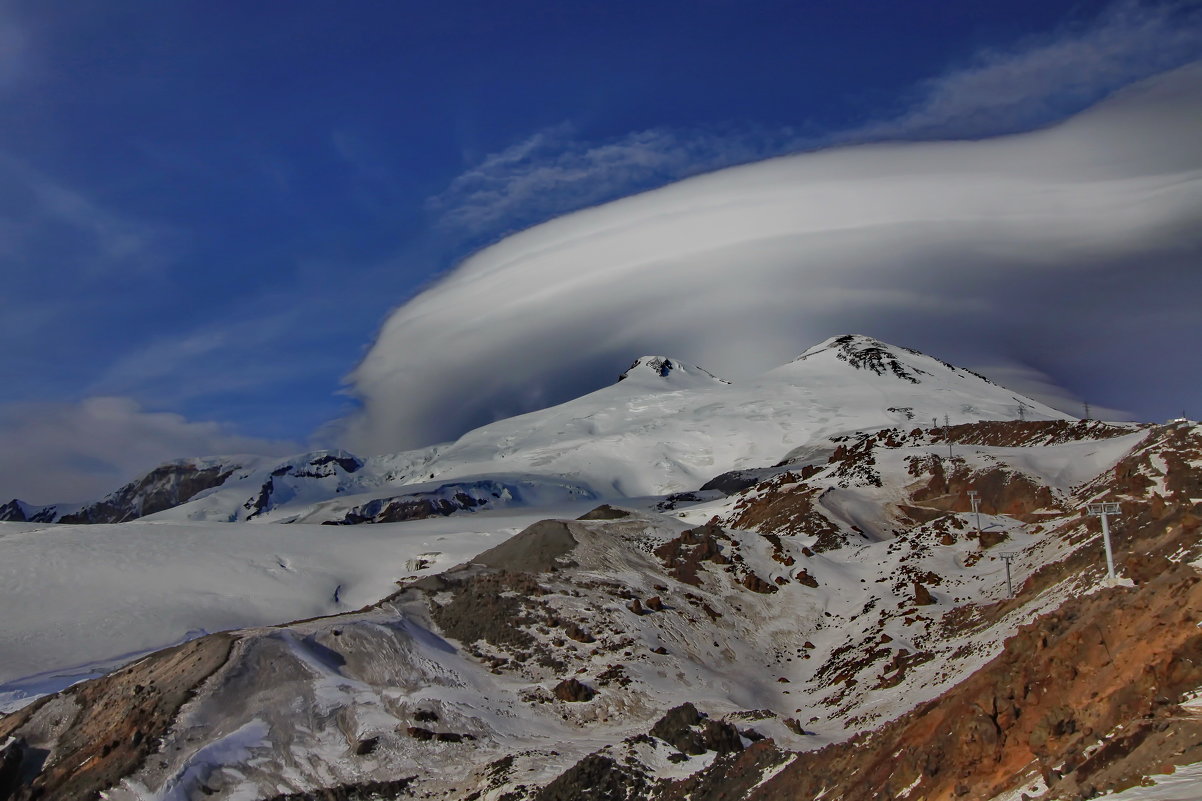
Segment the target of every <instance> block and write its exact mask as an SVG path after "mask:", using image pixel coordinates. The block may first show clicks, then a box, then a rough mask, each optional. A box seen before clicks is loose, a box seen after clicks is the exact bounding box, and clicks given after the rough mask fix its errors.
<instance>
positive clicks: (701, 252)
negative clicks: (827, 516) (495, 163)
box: [344, 64, 1202, 453]
mask: <svg viewBox="0 0 1202 801" xmlns="http://www.w3.org/2000/svg"><path fill="white" fill-rule="evenodd" d="M1200 231H1202V64H1194V65H1191V66H1189V67H1186V68H1183V69H1180V70H1176V71H1174V72H1171V73H1167V74H1165V75H1162V76H1159V77H1157V78H1154V79H1152V80H1150V81H1147V82H1145V83H1142V84H1139V85H1136V86H1133V87H1130V88H1128V89H1126V90H1124V91H1123V92H1121V93H1119V94H1118V95H1116V96H1114V97H1112V98H1111V99H1109V100H1107V101H1105V102H1104V103H1102V104H1100V105H1098V106H1097V107H1095V108H1093V109H1090V110H1088V111H1086V112H1084V113H1082V114H1080V115H1078V116H1076V117H1074V118H1072V119H1070V120H1068V121H1067V122H1065V123H1062V124H1060V125H1057V126H1055V127H1053V128H1049V129H1046V130H1043V131H1038V132H1035V133H1029V134H1021V135H1014V136H1007V137H1000V138H995V139H988V140H979V141H960V142H933V143H932V142H927V143H907V144H875V145H861V146H855V147H846V148H838V149H831V150H826V151H820V152H815V153H807V154H802V155H796V156H788V157H782V158H776V159H771V160H768V161H764V162H760V163H756V164H751V165H747V166H742V167H735V168H731V169H726V170H722V171H719V172H715V173H711V174H708V175H704V176H700V177H696V178H691V179H689V180H685V181H682V182H680V183H677V184H673V185H671V186H668V187H665V188H663V189H659V190H656V191H652V192H647V193H645V194H641V195H637V196H634V197H629V198H625V199H622V200H618V201H615V202H612V203H608V204H606V205H603V206H599V207H596V208H592V209H588V210H585V211H581V212H577V213H574V214H571V215H568V216H565V217H561V218H559V219H556V220H553V221H551V222H548V223H545V224H543V225H539V226H537V227H535V228H531V229H529V230H527V231H524V232H522V233H519V234H516V235H514V236H511V237H509V238H507V239H505V240H503V241H501V242H499V243H498V244H496V245H494V246H492V247H489V248H487V249H485V250H483V251H481V252H479V253H477V254H476V255H474V256H472V257H471V258H470V259H468V260H467V261H465V262H464V263H463V264H461V265H460V266H459V267H458V268H457V269H455V270H454V271H453V272H451V273H450V274H449V275H448V276H447V277H446V278H445V279H444V280H442V281H441V282H440V283H438V284H436V285H435V286H433V287H431V288H430V289H428V290H426V291H425V292H423V293H421V294H420V295H418V296H417V297H415V298H414V299H413V300H411V301H410V302H408V303H406V304H405V305H403V306H401V307H400V308H399V309H397V310H396V311H395V312H394V313H393V315H392V316H391V318H390V319H389V320H388V321H387V323H386V324H385V325H384V327H383V329H382V330H381V332H380V334H379V337H378V339H377V340H376V342H375V344H374V345H373V347H372V348H371V349H370V351H369V352H368V354H367V356H366V357H365V358H364V359H363V361H362V363H361V364H359V366H358V367H357V368H356V369H355V370H354V371H353V372H352V373H351V375H350V376H349V383H350V386H351V390H352V391H353V393H354V394H355V395H356V396H357V397H358V398H359V399H360V400H361V402H362V409H361V411H360V412H359V413H358V414H356V415H355V416H354V417H352V418H351V419H349V420H347V421H345V432H344V436H345V441H346V444H347V445H348V446H349V447H351V448H353V449H357V450H359V451H362V452H365V453H371V452H382V451H389V450H398V449H401V448H405V447H412V446H418V445H423V444H428V443H430V442H435V441H440V440H445V439H448V438H452V437H454V436H456V435H458V434H459V433H462V432H463V431H464V430H466V429H467V428H470V427H472V426H475V425H478V424H481V423H484V422H487V421H489V420H491V419H495V418H497V417H501V416H508V415H511V414H514V413H518V412H522V411H528V410H531V409H534V408H538V407H541V406H545V405H548V404H550V403H554V402H558V401H561V400H564V399H566V398H568V397H571V396H574V395H576V394H579V393H581V392H583V391H588V390H590V389H593V388H596V387H598V386H600V385H602V384H604V383H607V382H608V381H609V380H612V378H613V377H614V376H616V374H617V373H618V372H620V371H621V370H622V369H623V368H624V367H625V366H626V364H628V363H629V362H630V361H631V360H632V359H634V358H635V357H637V356H640V355H642V354H644V353H664V354H667V355H672V356H677V357H680V358H684V359H686V360H688V361H691V362H693V363H696V364H700V365H702V366H704V367H706V368H707V369H709V370H711V371H712V372H715V373H717V374H719V375H723V376H725V377H728V378H734V379H736V380H737V379H738V378H740V377H742V376H748V375H751V374H755V373H758V372H760V371H763V370H765V369H769V368H771V367H773V366H776V365H778V364H780V363H782V362H784V361H787V360H788V359H790V358H792V357H793V356H795V355H796V354H797V353H798V352H800V351H802V350H804V349H805V348H806V347H807V346H809V345H811V344H814V343H815V342H817V341H819V340H822V339H824V338H826V337H828V336H830V335H832V334H837V333H842V332H845V331H862V332H864V333H869V334H873V335H875V336H878V337H880V338H883V339H886V340H890V341H893V342H897V343H899V344H906V345H912V346H916V347H919V348H922V349H924V350H928V351H929V352H932V353H934V354H935V355H940V356H943V357H945V358H952V359H956V360H959V361H962V362H965V363H968V364H1008V365H1014V366H1016V367H1024V368H1031V369H1037V370H1039V371H1041V372H1042V373H1043V374H1046V375H1050V376H1052V377H1053V378H1056V379H1058V380H1061V381H1070V382H1073V381H1076V382H1085V383H1088V382H1089V380H1091V379H1089V376H1091V375H1095V371H1093V370H1092V369H1091V366H1090V365H1089V364H1088V363H1086V362H1088V358H1087V359H1085V361H1084V362H1083V361H1082V358H1081V357H1080V354H1081V353H1082V352H1089V353H1095V352H1096V353H1099V354H1102V353H1106V354H1108V356H1107V358H1109V359H1110V360H1112V367H1111V369H1110V373H1111V374H1112V375H1113V374H1114V373H1115V368H1114V366H1113V360H1114V359H1115V358H1116V354H1117V355H1118V356H1117V358H1119V359H1120V360H1121V358H1122V354H1124V353H1131V354H1137V353H1140V352H1144V353H1146V352H1148V351H1149V350H1153V351H1155V350H1156V348H1160V349H1161V350H1165V349H1166V348H1167V346H1166V345H1165V343H1164V342H1161V341H1160V340H1161V339H1165V338H1172V337H1180V336H1187V335H1188V336H1192V337H1193V338H1194V339H1196V336H1197V334H1198V333H1199V327H1200V324H1199V322H1198V315H1197V314H1196V312H1193V313H1191V312H1190V311H1189V310H1190V309H1191V308H1192V304H1193V303H1194V298H1196V297H1198V296H1199V294H1198V293H1199V291H1200V290H1202V284H1200V279H1199V278H1198V275H1197V274H1198V272H1199V271H1198V270H1197V269H1196V266H1191V265H1196V264H1197V259H1198V256H1199V253H1200V250H1202V237H1200V235H1199V232H1200ZM1170 276H1171V277H1172V281H1173V284H1172V286H1174V287H1175V288H1174V289H1173V291H1170V292H1167V293H1166V292H1160V293H1159V299H1158V302H1159V303H1160V304H1161V306H1160V308H1162V309H1163V310H1164V311H1165V312H1166V314H1165V315H1164V317H1163V318H1162V320H1161V322H1160V323H1158V324H1157V325H1155V326H1148V325H1146V324H1144V325H1142V326H1137V325H1135V324H1134V323H1133V322H1129V321H1130V315H1129V314H1126V313H1123V310H1124V309H1125V308H1126V307H1127V305H1128V304H1130V303H1132V302H1134V301H1137V300H1138V298H1139V297H1140V296H1141V294H1142V293H1145V292H1147V291H1149V290H1148V287H1155V286H1156V285H1157V284H1158V283H1159V282H1165V281H1168V280H1169V277H1170ZM1103 320H1105V321H1107V322H1106V324H1104V325H1099V322H1101V321H1103ZM1125 321H1128V322H1125ZM1087 343H1089V344H1090V345H1091V346H1090V347H1088V348H1087V347H1085V346H1086V344H1087ZM1099 358H1101V357H1099ZM1147 361H1148V360H1147V359H1142V360H1141V359H1139V358H1138V357H1137V356H1136V355H1132V357H1131V364H1130V365H1128V367H1127V368H1126V369H1128V370H1129V371H1134V373H1131V372H1129V373H1128V374H1126V375H1125V376H1124V375H1122V374H1120V376H1119V377H1120V378H1122V379H1123V380H1122V381H1121V382H1120V381H1118V379H1116V385H1115V386H1114V387H1112V388H1111V389H1113V391H1114V392H1115V393H1117V394H1116V395H1115V397H1113V398H1102V399H1101V400H1103V401H1105V402H1108V403H1109V404H1110V405H1116V401H1117V403H1118V404H1122V403H1127V404H1137V403H1138V398H1137V397H1135V396H1131V397H1130V398H1129V397H1127V396H1124V395H1123V389H1122V387H1125V386H1129V385H1132V384H1133V383H1135V382H1132V381H1131V376H1132V375H1135V374H1138V373H1139V371H1140V370H1150V369H1153V367H1154V365H1151V364H1147V363H1146V362H1147ZM1153 361H1155V360H1154V359H1153ZM1020 373H1021V370H1014V371H1012V374H1015V375H1017V374H1020ZM1097 373H1101V371H1100V370H1099V371H1097ZM1120 383H1121V384H1122V386H1119V384H1120ZM1015 388H1016V389H1023V387H1015ZM1092 388H1093V389H1098V387H1096V386H1095V387H1092Z"/></svg>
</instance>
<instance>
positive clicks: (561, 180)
mask: <svg viewBox="0 0 1202 801" xmlns="http://www.w3.org/2000/svg"><path fill="white" fill-rule="evenodd" d="M1200 57H1202V3H1199V2H1193V1H1191V2H1186V3H1166V2H1155V3H1143V2H1138V0H1120V2H1118V3H1115V4H1112V5H1110V6H1107V7H1106V8H1104V9H1103V10H1102V11H1101V12H1100V13H1098V14H1097V15H1096V16H1093V17H1090V18H1086V19H1081V20H1078V21H1076V22H1073V23H1071V24H1066V25H1065V26H1063V27H1062V28H1060V29H1058V30H1055V31H1053V32H1051V33H1048V34H1045V35H1041V36H1038V37H1031V38H1027V39H1024V40H1022V41H1019V42H1017V43H1014V44H1012V45H1010V46H1008V47H997V48H991V49H988V50H984V51H982V52H979V53H977V54H976V55H975V56H974V57H973V58H972V59H970V60H969V61H968V62H967V63H964V64H959V65H954V66H952V67H950V68H949V69H948V70H947V71H946V72H944V73H943V74H941V75H938V76H935V77H933V78H931V79H930V80H929V81H926V82H925V83H923V84H921V85H920V86H918V87H916V88H915V89H914V91H913V92H912V93H911V94H910V96H909V97H906V98H903V99H902V100H901V101H899V106H898V107H897V108H893V109H886V110H883V111H882V112H881V114H880V115H879V117H878V119H876V120H873V121H871V122H869V123H867V124H864V125H860V126H857V127H854V128H852V129H849V130H843V131H832V132H826V133H823V134H820V135H819V134H815V133H813V132H804V133H803V132H801V131H796V130H791V129H782V130H774V131H770V130H763V129H755V128H731V129H728V130H722V131H716V130H714V131H709V130H684V129H668V128H654V129H649V130H644V131H637V132H634V133H630V134H627V135H625V136H621V137H617V138H614V139H610V140H605V141H592V140H588V139H586V138H581V137H580V135H579V132H578V131H577V130H576V128H575V126H573V125H572V124H571V123H568V122H565V123H562V124H560V125H557V126H553V127H550V128H547V129H544V130H541V131H538V132H536V133H534V134H532V135H531V136H529V137H527V138H526V139H524V140H522V141H519V142H517V143H515V144H513V145H511V146H509V147H507V148H504V149H502V150H500V151H498V152H496V153H492V154H490V155H488V156H486V157H485V158H483V159H482V160H480V161H479V162H478V163H476V164H474V165H472V166H471V167H470V168H469V169H467V170H466V171H464V172H463V173H462V174H461V175H459V176H458V177H457V178H455V179H454V180H453V181H452V182H451V184H450V185H449V186H448V187H447V189H446V190H445V191H443V192H441V193H439V194H438V195H436V196H434V197H432V198H430V199H429V200H428V202H427V207H428V209H429V210H430V211H431V212H432V213H433V215H434V216H435V218H436V220H437V221H438V222H439V224H441V225H442V226H443V227H444V228H446V229H448V230H450V231H452V232H454V233H455V234H457V235H458V236H461V237H463V238H464V239H465V240H467V241H468V243H469V244H476V245H478V244H481V243H483V242H486V241H489V240H493V239H495V238H497V237H498V236H499V235H502V234H506V233H511V232H513V231H515V230H520V229H522V228H525V227H528V226H530V225H532V224H535V223H538V222H543V221H545V220H547V219H550V218H552V217H555V216H558V215H560V214H564V213H567V212H571V211H575V210H577V209H582V208H586V207H589V206H593V205H597V204H599V203H603V202H606V201H609V200H614V199H616V198H619V197H623V196H625V195H629V194H633V193H635V192H640V191H643V190H647V189H652V188H655V187H659V186H663V185H666V184H668V183H671V182H673V181H676V180H680V179H682V178H686V177H689V176H693V175H698V174H701V173H706V172H711V171H713V170H717V169H721V168H724V167H729V166H732V165H737V164H745V163H748V162H752V161H757V160H760V159H764V158H768V157H771V156H778V155H783V154H788V153H796V152H801V151H807V150H814V149H818V148H822V147H830V146H835V145H841V144H842V145H845V144H854V143H865V142H873V141H884V140H894V139H911V140H912V139H950V138H975V137H982V136H995V135H1000V134H1006V133H1013V132H1017V131H1022V130H1030V129H1032V128H1036V127H1039V126H1042V125H1046V124H1049V123H1052V122H1055V121H1057V120H1061V119H1064V118H1065V117H1068V116H1069V115H1071V114H1073V113H1075V112H1078V111H1080V110H1082V109H1084V108H1086V107H1087V106H1089V105H1092V104H1093V103H1095V102H1097V101H1098V100H1100V99H1102V98H1103V97H1105V96H1107V95H1108V94H1110V93H1112V92H1114V91H1115V90H1117V89H1120V88H1121V87H1123V86H1126V85H1128V84H1130V83H1133V82H1135V81H1138V80H1141V79H1143V78H1147V77H1149V76H1151V75H1154V74H1156V73H1159V72H1163V71H1165V70H1168V69H1171V68H1174V67H1178V66H1181V65H1183V64H1185V63H1187V62H1189V61H1191V60H1194V59H1197V58H1200Z"/></svg>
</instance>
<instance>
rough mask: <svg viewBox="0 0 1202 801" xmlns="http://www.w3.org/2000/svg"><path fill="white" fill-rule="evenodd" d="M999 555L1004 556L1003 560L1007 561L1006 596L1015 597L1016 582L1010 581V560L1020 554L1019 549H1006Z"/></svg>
mask: <svg viewBox="0 0 1202 801" xmlns="http://www.w3.org/2000/svg"><path fill="white" fill-rule="evenodd" d="M998 556H1000V557H1002V561H1003V562H1005V563H1006V597H1007V598H1013V597H1014V584H1013V583H1012V582H1011V581H1010V562H1011V561H1012V560H1013V559H1014V557H1016V556H1018V551H1005V552H1004V553H1000V554H998Z"/></svg>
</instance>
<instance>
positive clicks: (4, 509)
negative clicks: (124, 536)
mask: <svg viewBox="0 0 1202 801" xmlns="http://www.w3.org/2000/svg"><path fill="white" fill-rule="evenodd" d="M261 461H262V459H261V458H260V457H257V456H226V457H210V458H195V459H180V460H177V461H174V462H168V463H167V464H163V465H159V466H158V467H156V468H155V469H154V470H151V471H150V472H149V473H147V474H146V475H144V476H142V477H141V478H139V479H136V480H134V481H131V482H129V483H128V484H126V485H125V486H123V487H121V488H120V489H118V490H116V491H114V492H111V493H109V494H108V495H106V496H105V497H103V498H101V499H100V500H99V501H96V502H94V503H88V504H52V505H47V506H33V505H31V504H27V503H25V502H24V501H21V500H18V499H15V498H14V499H13V500H11V501H9V502H8V503H6V504H4V505H2V506H0V521H4V520H7V521H13V522H18V523H25V522H29V523H122V522H125V521H127V520H135V519H137V518H139V517H145V516H146V515H151V514H154V513H155V512H161V511H162V510H164V509H170V508H172V507H174V506H178V505H180V504H181V503H185V502H187V501H189V500H191V499H192V498H193V497H195V496H196V495H198V494H200V493H202V492H204V491H205V490H208V489H212V488H213V487H218V486H221V484H223V483H224V482H225V481H226V479H228V478H229V477H230V476H232V475H234V474H235V473H236V472H237V471H239V470H242V469H244V468H245V467H249V466H253V465H257V464H259V463H260V462H261Z"/></svg>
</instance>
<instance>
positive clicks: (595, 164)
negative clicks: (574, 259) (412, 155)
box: [427, 123, 794, 236]
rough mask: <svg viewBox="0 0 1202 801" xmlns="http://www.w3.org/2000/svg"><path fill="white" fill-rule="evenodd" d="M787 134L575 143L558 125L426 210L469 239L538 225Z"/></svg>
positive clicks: (461, 180) (756, 153)
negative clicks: (473, 236)
mask: <svg viewBox="0 0 1202 801" xmlns="http://www.w3.org/2000/svg"><path fill="white" fill-rule="evenodd" d="M786 141H788V142H792V141H794V140H793V138H792V136H791V134H790V133H789V132H787V131H786V132H783V133H780V134H774V135H768V134H764V133H751V132H747V131H743V132H739V133H737V134H729V133H718V132H706V131H689V132H685V131H674V130H669V129H652V130H646V131H638V132H635V133H630V134H627V135H625V136H622V137H619V138H616V139H612V140H609V141H605V142H587V141H582V140H580V139H578V138H577V134H576V130H575V128H574V127H573V126H572V125H571V124H568V123H564V124H561V125H558V126H555V127H552V128H548V129H545V130H542V131H539V132H538V133H535V134H534V135H532V136H530V137H528V138H527V139H525V140H523V141H521V142H518V143H517V144H514V145H512V146H510V147H508V148H505V149H504V150H501V151H500V152H497V153H493V154H491V155H489V156H487V157H486V158H485V159H484V160H483V161H481V162H480V163H479V164H477V165H475V166H474V167H472V168H471V169H469V170H467V171H466V172H464V173H463V174H462V175H460V176H458V177H457V178H456V179H455V180H454V181H452V182H451V185H450V186H449V187H447V189H446V191H444V192H442V193H441V194H439V195H437V196H435V197H433V198H430V200H429V201H428V202H427V206H428V208H429V209H430V210H431V211H432V212H434V213H435V215H436V216H437V217H438V219H439V221H440V223H441V224H442V225H443V226H445V227H448V228H451V229H454V230H456V231H457V232H460V233H465V234H469V235H477V236H479V235H483V236H490V235H495V234H496V233H498V232H503V231H505V230H510V229H513V228H517V227H521V226H523V225H528V224H531V223H534V222H540V221H542V220H545V219H547V218H549V217H552V216H555V215H556V214H560V213H563V212H564V211H567V210H571V209H578V208H583V207H585V206H591V205H595V204H597V203H601V202H603V201H606V200H613V199H615V198H617V197H620V196H622V195H625V194H629V193H630V192H632V191H637V190H639V189H647V188H650V187H653V186H659V185H662V184H664V183H667V182H670V181H674V180H677V179H680V178H683V177H686V176H689V175H695V174H698V173H702V172H708V171H710V170H715V169H719V168H721V167H727V166H730V165H732V164H740V163H743V162H747V161H752V160H754V159H758V158H762V157H764V156H765V155H766V154H770V153H774V152H779V151H781V150H782V149H784V148H785V147H786V144H785V142H786Z"/></svg>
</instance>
